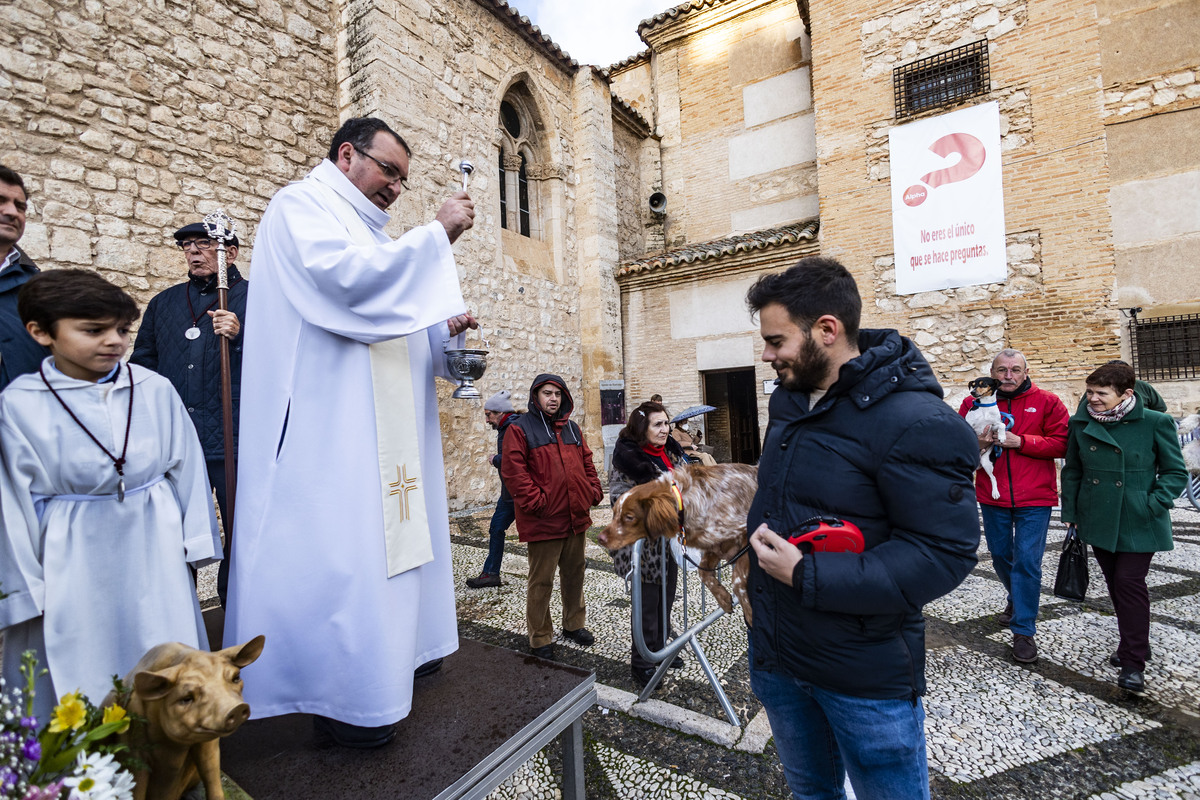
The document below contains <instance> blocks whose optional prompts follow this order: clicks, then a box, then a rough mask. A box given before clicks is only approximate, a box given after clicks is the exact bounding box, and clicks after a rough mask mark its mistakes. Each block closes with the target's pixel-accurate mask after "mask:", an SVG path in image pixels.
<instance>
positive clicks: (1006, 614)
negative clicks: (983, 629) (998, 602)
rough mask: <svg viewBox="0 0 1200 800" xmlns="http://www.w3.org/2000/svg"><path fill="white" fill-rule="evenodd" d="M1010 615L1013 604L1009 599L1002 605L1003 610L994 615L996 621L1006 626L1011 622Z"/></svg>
mask: <svg viewBox="0 0 1200 800" xmlns="http://www.w3.org/2000/svg"><path fill="white" fill-rule="evenodd" d="M1012 615H1013V604H1012V600H1009V601H1008V605H1006V606H1005V607H1004V610H1003V611H1001V612H1000V613H999V614H997V615H996V621H997V622H999V623H1000V624H1001V625H1003V626H1004V627H1006V628H1007V627H1008V626H1009V625H1011V624H1012Z"/></svg>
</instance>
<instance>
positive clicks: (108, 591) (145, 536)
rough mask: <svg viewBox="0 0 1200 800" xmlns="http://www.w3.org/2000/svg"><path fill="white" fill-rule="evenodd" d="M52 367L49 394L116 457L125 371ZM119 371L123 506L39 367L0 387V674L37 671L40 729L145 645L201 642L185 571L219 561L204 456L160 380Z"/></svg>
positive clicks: (48, 364)
mask: <svg viewBox="0 0 1200 800" xmlns="http://www.w3.org/2000/svg"><path fill="white" fill-rule="evenodd" d="M181 335H182V334H181ZM52 362H53V358H47V359H46V360H45V361H44V362H43V363H42V368H43V369H44V370H45V374H46V378H47V380H49V381H50V384H51V385H52V386H53V387H54V389H55V391H57V392H58V394H59V396H60V397H61V398H62V399H63V401H64V402H65V403H66V404H67V406H68V407H69V408H70V409H71V411H72V412H74V414H75V416H76V417H78V418H79V420H80V422H82V423H83V424H84V425H86V426H87V428H88V430H89V431H91V432H92V435H93V436H95V437H96V438H97V439H99V440H100V442H101V443H103V445H104V446H105V447H106V448H107V449H108V451H109V452H110V453H113V454H114V455H120V453H121V450H122V446H123V444H124V441H125V427H126V425H125V422H126V420H127V419H128V418H129V417H128V415H129V376H130V374H131V372H130V366H128V365H125V364H122V365H121V367H120V373H119V375H118V376H117V377H116V379H115V380H114V381H111V382H106V383H93V382H91V381H84V380H78V379H75V378H71V377H68V376H66V375H64V374H63V373H61V372H59V371H58V370H57V369H55V368H54V367H53V366H52ZM132 375H133V389H134V392H133V421H132V424H131V425H130V426H129V429H130V436H129V449H128V451H127V452H126V454H125V457H126V462H125V466H124V469H125V489H126V495H125V499H124V501H118V500H117V495H116V491H117V481H118V477H119V476H118V475H117V471H116V469H115V468H114V467H113V462H112V459H110V458H109V457H108V456H106V455H105V454H104V452H103V451H101V449H100V448H99V447H97V446H96V443H95V442H93V441H92V440H91V439H89V438H88V435H87V434H86V433H84V431H83V429H82V428H81V427H79V425H78V424H77V423H76V422H75V421H74V420H72V419H71V417H70V416H68V415H67V413H66V412H65V411H64V410H63V408H62V406H61V405H60V404H59V402H58V401H57V400H55V399H54V395H52V394H51V393H50V391H49V389H47V388H46V384H45V383H43V382H42V378H41V376H40V375H38V374H37V373H36V372H35V373H32V374H28V375H22V376H20V377H19V378H17V379H16V380H14V381H13V382H12V383H11V384H9V386H8V388H7V389H6V390H5V391H4V392H3V394H0V452H2V454H3V459H2V461H0V508H2V509H3V512H2V516H3V530H2V532H0V539H3V540H4V543H3V545H2V546H0V592H5V593H8V596H7V597H5V598H4V599H3V600H0V628H8V630H7V631H6V633H5V647H4V677H5V679H6V680H8V681H10V683H9V685H10V686H12V685H14V682H15V684H16V685H22V686H23V685H24V681H23V680H22V679H21V678H20V673H19V666H20V658H21V654H22V653H23V652H24V651H25V650H32V651H33V652H34V653H35V654H37V656H38V659H39V661H40V662H41V666H42V667H47V666H48V667H49V669H50V675H49V679H50V680H48V681H43V682H42V683H41V684H40V685H39V688H38V694H37V704H36V712H37V714H38V719H39V721H40V722H41V723H43V724H45V723H47V722H49V710H50V709H51V708H52V707H53V705H54V702H55V700H56V698H58V697H61V696H62V695H64V694H66V693H68V692H73V691H75V690H76V689H81V690H83V692H84V694H86V695H87V696H88V698H89V699H90V700H91V701H92V702H93V703H96V704H99V703H100V701H101V700H103V699H104V696H105V695H106V694H108V691H109V690H110V689H111V688H112V676H113V675H120V676H122V677H123V676H124V675H125V674H126V673H127V672H128V671H129V670H130V669H132V668H133V667H134V665H135V664H137V662H138V659H140V658H141V657H142V655H143V654H145V652H146V651H147V650H149V649H150V648H151V647H153V646H154V645H156V644H161V643H163V642H183V643H184V644H187V645H191V646H192V647H198V648H201V649H204V650H207V649H208V638H207V636H206V634H205V631H204V621H203V619H202V618H201V616H200V605H199V603H197V601H196V590H195V586H194V585H193V584H192V576H191V574H190V573H189V572H188V568H187V564H189V563H190V564H192V565H193V566H202V565H204V564H207V563H209V562H211V561H213V560H214V559H219V558H220V557H221V539H220V533H219V532H218V530H217V518H216V514H215V513H214V511H213V503H212V492H211V490H210V489H209V485H208V472H207V467H206V465H205V462H204V451H203V450H202V449H201V447H200V440H199V439H198V438H197V436H196V428H195V426H194V425H193V424H192V421H191V419H190V418H189V417H188V414H187V410H186V409H184V407H183V402H182V401H181V400H180V399H179V395H178V394H176V392H175V388H174V387H173V386H171V384H170V382H169V381H167V379H166V378H163V377H161V376H160V375H158V374H156V373H154V372H151V371H150V370H148V369H145V368H143V367H139V366H137V365H136V364H135V365H133V366H132ZM10 626H11V627H10ZM51 681H52V683H53V686H51V685H50V682H51Z"/></svg>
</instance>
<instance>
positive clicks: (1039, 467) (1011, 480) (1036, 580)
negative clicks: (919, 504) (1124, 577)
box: [958, 349, 1070, 664]
mask: <svg viewBox="0 0 1200 800" xmlns="http://www.w3.org/2000/svg"><path fill="white" fill-rule="evenodd" d="M991 375H992V377H993V378H995V379H996V380H998V381H1000V390H999V391H998V392H997V393H996V397H997V401H996V405H997V408H999V409H1000V412H1001V414H1007V415H1009V417H1005V419H1006V420H1007V419H1009V418H1011V419H1012V425H1010V426H1009V427H1008V430H1006V431H1004V432H1003V433H997V434H994V435H992V436H987V437H980V439H979V447H980V449H983V448H985V447H988V446H989V445H998V446H999V447H1001V448H1002V452H1001V453H1000V456H999V457H998V458H997V459H996V464H995V475H996V486H997V488H998V489H999V490H1000V499H999V500H993V499H992V488H991V483H990V481H989V480H988V478H987V474H986V473H984V472H983V470H979V471H978V472H976V473H975V498H976V499H977V500H978V501H979V509H980V511H981V512H982V514H983V533H984V536H985V537H986V538H987V544H988V550H989V551H991V554H992V568H993V569H995V570H996V575H998V576H999V577H1000V582H1001V583H1003V584H1004V588H1005V589H1006V590H1008V605H1007V607H1006V608H1005V609H1004V611H1003V613H1001V614H1000V617H999V619H1000V623H1001V624H1002V625H1007V626H1009V628H1011V629H1012V633H1013V645H1012V653H1013V660H1015V661H1018V662H1020V663H1022V664H1030V663H1032V662H1034V661H1036V660H1037V645H1036V644H1035V643H1034V640H1033V636H1034V633H1035V627H1034V622H1035V620H1036V619H1037V614H1038V601H1039V600H1040V598H1041V589H1042V555H1043V554H1044V553H1045V552H1046V530H1047V529H1048V528H1049V527H1050V510H1051V509H1052V508H1053V507H1054V506H1056V505H1058V483H1057V480H1056V478H1055V472H1054V459H1056V458H1062V457H1063V456H1064V455H1066V452H1067V419H1068V418H1069V417H1070V414H1068V413H1067V407H1066V406H1064V405H1063V402H1062V400H1059V399H1058V396H1057V395H1055V394H1052V393H1051V392H1047V391H1046V390H1045V389H1039V388H1038V387H1036V386H1034V385H1033V383H1032V382H1031V381H1030V380H1029V366H1028V364H1027V363H1026V361H1025V356H1024V355H1022V354H1021V352H1020V351H1018V350H1012V349H1005V350H1001V351H1000V352H999V353H998V354H997V355H996V357H995V358H994V359H993V360H992V371H991ZM971 403H972V398H971V397H969V396H968V397H967V398H966V399H964V400H963V403H962V406H961V407H960V408H959V410H958V413H959V414H961V415H962V416H964V417H965V416H966V415H967V412H968V411H970V410H971Z"/></svg>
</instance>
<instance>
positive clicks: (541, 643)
mask: <svg viewBox="0 0 1200 800" xmlns="http://www.w3.org/2000/svg"><path fill="white" fill-rule="evenodd" d="M574 407H575V403H574V401H573V400H572V399H571V393H570V392H568V391H567V385H566V383H565V382H564V381H563V379H562V378H560V377H558V376H557V375H548V374H543V375H538V376H537V377H536V378H534V380H533V386H531V387H530V389H529V413H528V414H523V415H522V416H521V418H520V419H518V420H517V421H516V422H514V423H513V424H512V425H511V426H509V429H508V432H507V433H506V434H505V436H504V451H503V458H502V459H501V463H500V478H501V480H503V481H504V485H505V486H506V487H508V490H509V491H510V492H512V496H513V503H514V505H515V506H516V512H517V538H518V539H519V540H520V541H521V542H524V543H526V544H527V545H528V549H529V590H528V594H527V596H526V599H525V617H526V622H527V624H528V626H529V650H530V652H531V653H533V654H534V655H535V656H538V657H539V658H553V657H554V645H552V644H551V642H552V641H553V640H554V623H553V622H551V617H550V593H551V591H552V590H553V588H554V570H555V568H556V567H557V569H558V580H559V585H560V588H561V589H562V602H563V636H565V637H566V638H568V639H570V640H572V641H573V642H575V643H576V644H580V645H583V646H584V647H587V646H588V645H591V644H592V643H593V642H594V641H595V637H593V636H592V633H591V631H589V630H588V629H587V628H585V627H584V623H585V622H586V621H587V608H586V606H585V604H584V601H583V578H584V572H585V569H586V566H587V563H586V560H585V559H584V551H585V547H586V545H587V537H586V536H584V533H585V532H586V531H587V529H588V528H589V527H591V524H592V514H591V508H592V506H594V505H597V504H598V503H599V502H600V500H601V499H603V497H604V492H603V490H602V489H601V488H600V478H599V477H598V476H597V475H596V465H595V464H593V463H592V451H591V449H590V448H589V447H588V445H587V442H585V441H584V439H583V431H581V430H580V429H579V426H578V425H576V424H575V423H574V422H572V421H571V420H570V419H568V417H569V416H570V415H571V411H572V410H573V409H574Z"/></svg>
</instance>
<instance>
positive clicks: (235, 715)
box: [225, 703, 250, 735]
mask: <svg viewBox="0 0 1200 800" xmlns="http://www.w3.org/2000/svg"><path fill="white" fill-rule="evenodd" d="M248 719H250V705H249V704H248V703H239V704H238V705H236V706H234V707H233V710H232V711H230V712H229V714H228V716H226V717H225V734H226V735H229V734H231V733H233V732H234V731H236V730H237V729H238V728H240V727H242V723H243V722H245V721H246V720H248Z"/></svg>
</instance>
